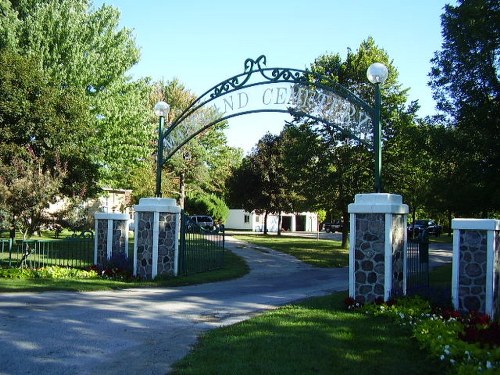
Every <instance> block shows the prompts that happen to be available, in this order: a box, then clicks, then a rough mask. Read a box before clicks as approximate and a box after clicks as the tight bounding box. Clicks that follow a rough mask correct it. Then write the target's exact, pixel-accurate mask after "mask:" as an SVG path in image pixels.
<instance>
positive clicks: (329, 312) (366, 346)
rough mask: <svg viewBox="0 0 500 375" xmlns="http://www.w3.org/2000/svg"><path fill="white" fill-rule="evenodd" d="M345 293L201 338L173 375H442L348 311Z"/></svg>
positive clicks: (383, 322)
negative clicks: (345, 303)
mask: <svg viewBox="0 0 500 375" xmlns="http://www.w3.org/2000/svg"><path fill="white" fill-rule="evenodd" d="M346 296H347V294H346V293H335V294H333V295H330V296H326V297H319V298H312V299H308V300H305V301H303V302H301V303H298V304H296V305H290V306H285V307H283V308H280V309H278V310H274V311H270V312H267V313H264V314H262V315H260V316H258V317H256V318H253V319H250V320H247V321H245V322H242V323H238V324H235V325H232V326H228V327H223V328H219V329H216V330H213V331H209V332H207V333H206V334H204V335H203V336H202V337H201V339H200V340H199V342H198V344H197V345H196V347H195V348H194V350H193V351H192V352H191V353H190V354H189V355H188V356H186V357H185V358H183V359H182V360H181V361H179V362H178V363H176V364H175V365H174V372H173V373H174V374H239V375H243V374H355V375H362V374H442V373H444V370H443V368H442V367H441V364H440V363H437V362H436V361H433V360H430V359H428V357H427V354H426V353H425V352H423V351H422V350H420V349H419V347H418V343H417V341H416V340H415V339H413V338H411V337H410V335H411V333H410V332H411V331H410V328H409V327H402V326H400V325H397V324H395V323H393V322H391V321H390V320H388V318H386V317H381V316H378V317H374V316H369V315H366V314H363V313H360V312H358V311H348V310H347V309H346V308H345V305H344V302H343V300H344V298H345V297H346Z"/></svg>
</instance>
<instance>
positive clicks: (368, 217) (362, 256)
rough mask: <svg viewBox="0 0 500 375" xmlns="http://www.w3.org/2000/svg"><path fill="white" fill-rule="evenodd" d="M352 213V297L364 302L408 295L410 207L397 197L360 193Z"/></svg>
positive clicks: (350, 289) (350, 268) (355, 200)
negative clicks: (407, 232)
mask: <svg viewBox="0 0 500 375" xmlns="http://www.w3.org/2000/svg"><path fill="white" fill-rule="evenodd" d="M348 211H349V214H350V238H349V240H350V250H349V296H351V297H353V298H354V299H355V300H356V301H358V302H361V303H367V302H373V301H375V300H376V299H378V298H382V299H383V300H384V301H387V300H388V299H389V298H390V297H391V296H394V295H404V294H406V221H407V215H408V206H407V205H406V204H403V203H402V197H401V196H400V195H395V194H385V193H374V194H357V195H356V197H355V199H354V203H351V204H350V205H349V207H348Z"/></svg>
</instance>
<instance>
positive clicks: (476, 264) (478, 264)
mask: <svg viewBox="0 0 500 375" xmlns="http://www.w3.org/2000/svg"><path fill="white" fill-rule="evenodd" d="M486 233H487V232H486V231H485V230H463V231H460V263H459V275H460V276H459V284H460V286H459V294H458V308H459V309H460V310H464V309H465V310H469V311H485V308H486V288H485V287H486V272H487V263H486Z"/></svg>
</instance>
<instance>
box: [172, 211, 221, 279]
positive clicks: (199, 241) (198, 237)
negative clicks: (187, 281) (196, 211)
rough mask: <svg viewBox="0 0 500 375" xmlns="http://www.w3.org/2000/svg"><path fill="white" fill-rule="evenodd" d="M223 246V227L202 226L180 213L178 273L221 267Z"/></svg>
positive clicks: (186, 273) (204, 270)
mask: <svg viewBox="0 0 500 375" xmlns="http://www.w3.org/2000/svg"><path fill="white" fill-rule="evenodd" d="M224 247H225V234H224V227H216V226H213V227H203V226H200V225H198V224H197V223H195V222H194V221H192V220H191V219H190V218H189V216H187V215H186V214H185V213H184V212H182V213H181V233H180V242H179V275H188V274H193V273H198V272H206V271H210V270H214V269H219V268H222V267H223V266H224Z"/></svg>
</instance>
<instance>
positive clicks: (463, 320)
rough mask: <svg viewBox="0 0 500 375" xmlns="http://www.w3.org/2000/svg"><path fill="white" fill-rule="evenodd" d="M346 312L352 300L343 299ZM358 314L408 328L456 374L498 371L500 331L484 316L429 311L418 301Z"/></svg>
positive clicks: (376, 306) (380, 305)
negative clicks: (389, 321) (390, 320)
mask: <svg viewBox="0 0 500 375" xmlns="http://www.w3.org/2000/svg"><path fill="white" fill-rule="evenodd" d="M346 304H347V306H348V308H349V307H350V306H352V299H347V300H346ZM362 311H364V312H365V313H367V314H369V315H374V316H380V315H382V316H389V317H391V318H392V319H393V320H395V321H397V322H399V324H401V325H403V326H408V327H411V329H412V332H413V335H414V336H415V338H416V339H417V340H418V341H419V343H420V345H421V346H422V347H423V348H425V349H426V350H428V351H429V352H430V353H431V355H432V356H434V357H435V358H438V359H439V360H441V361H443V363H446V364H448V365H451V366H452V367H453V371H454V372H455V373H458V374H475V373H478V372H481V373H486V374H493V373H497V372H498V369H499V368H500V346H499V344H500V342H499V340H498V338H499V337H500V327H499V325H498V322H492V321H491V320H490V318H489V317H488V316H487V315H484V314H479V313H477V312H471V313H467V314H462V313H460V312H458V311H455V310H450V309H442V308H437V309H436V308H432V306H431V305H430V304H429V303H428V302H427V301H425V300H423V299H422V298H420V297H418V296H417V297H412V298H402V299H398V300H397V301H393V300H392V301H390V302H389V303H378V304H368V305H365V306H363V308H362Z"/></svg>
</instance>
